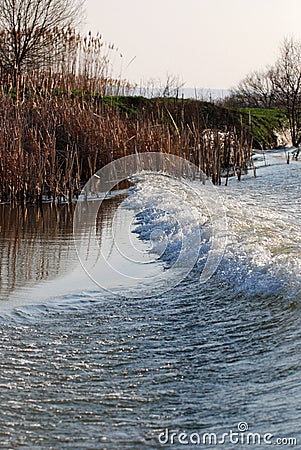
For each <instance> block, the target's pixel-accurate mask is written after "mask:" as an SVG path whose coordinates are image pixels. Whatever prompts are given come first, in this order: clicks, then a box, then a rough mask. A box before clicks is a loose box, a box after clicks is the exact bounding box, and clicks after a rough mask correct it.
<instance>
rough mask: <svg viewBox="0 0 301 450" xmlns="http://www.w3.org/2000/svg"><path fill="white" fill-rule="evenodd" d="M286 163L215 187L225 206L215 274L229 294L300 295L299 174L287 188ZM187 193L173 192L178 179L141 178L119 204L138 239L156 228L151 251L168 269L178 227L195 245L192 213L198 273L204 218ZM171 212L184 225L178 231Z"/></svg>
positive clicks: (206, 245) (205, 235) (206, 240)
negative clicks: (129, 212) (131, 213)
mask: <svg viewBox="0 0 301 450" xmlns="http://www.w3.org/2000/svg"><path fill="white" fill-rule="evenodd" d="M271 162H273V161H271ZM285 166H286V165H285V164H283V165H279V166H274V167H266V168H264V167H263V168H262V169H261V171H262V172H261V173H262V177H261V179H257V180H255V179H251V178H247V179H245V181H244V182H242V183H236V182H235V181H234V180H233V181H234V184H232V186H231V183H230V187H227V188H224V187H221V188H219V190H218V192H219V195H220V196H221V197H222V199H223V203H224V205H225V207H226V212H227V214H226V215H227V221H228V236H227V238H228V245H227V248H226V251H225V253H224V256H223V259H222V260H221V262H220V265H219V267H218V270H217V272H216V275H215V279H216V280H218V281H220V282H227V283H229V284H230V285H231V286H232V287H233V293H234V295H238V294H244V295H250V296H252V295H263V296H266V295H274V296H276V295H281V296H287V297H289V298H290V299H298V298H301V226H300V225H301V217H300V213H299V209H297V206H298V205H297V204H296V201H295V200H296V197H297V196H296V190H298V185H299V184H298V183H299V179H300V178H299V177H296V176H295V177H294V176H293V177H292V176H291V177H290V185H289V189H288V187H287V183H288V182H287V176H286V173H287V170H289V171H290V173H292V170H293V171H294V170H296V171H297V172H298V171H299V172H300V166H295V167H293V168H292V167H290V168H287V167H285ZM299 172H298V173H299ZM280 180H282V181H281V182H283V183H284V186H285V187H286V191H283V190H282V189H281V182H280ZM197 183H199V182H197V181H195V182H191V183H190V186H191V187H193V186H194V185H197ZM177 190H178V191H177ZM190 191H191V190H190V189H187V191H186V190H185V187H183V188H180V191H179V186H178V185H177V183H175V182H173V181H171V180H170V179H168V180H165V181H164V179H163V177H161V179H160V178H158V176H157V175H153V176H147V177H146V176H145V177H140V178H139V179H138V180H136V186H135V188H134V189H132V190H131V192H130V195H129V197H128V199H127V200H126V201H125V203H124V206H125V207H127V208H132V209H134V210H137V215H136V218H137V221H136V228H135V232H136V233H138V235H139V236H140V238H141V239H143V240H150V239H152V236H153V233H154V231H155V230H157V231H156V232H157V235H158V236H159V238H158V242H155V243H154V244H153V248H152V251H154V252H157V253H158V255H159V257H160V258H161V259H162V260H163V261H165V262H166V264H167V266H168V267H169V266H171V265H172V264H173V263H174V261H176V259H177V257H178V254H179V252H180V249H181V245H182V236H183V233H184V234H186V236H188V240H189V242H190V246H191V248H194V245H195V242H194V236H195V230H194V227H195V226H196V225H195V221H194V220H191V214H193V217H194V218H195V217H198V226H199V227H200V229H201V236H202V239H201V243H200V248H199V256H198V261H197V263H196V265H195V270H197V271H201V270H202V268H203V267H204V263H205V261H206V258H207V257H208V252H209V251H210V247H211V244H212V236H211V234H210V232H211V229H210V220H209V219H210V217H208V214H207V211H206V208H204V202H203V201H202V199H201V198H197V197H196V196H194V195H191V194H189V192H190ZM204 193H206V191H204ZM203 200H204V199H203ZM207 201H208V200H207ZM288 205H290V207H289V208H288ZM177 218H179V219H180V221H179V222H180V223H181V224H182V225H183V224H184V227H183V226H182V228H181V229H179V226H178V224H179V223H178V222H177ZM160 233H161V234H160ZM162 241H164V242H165V243H164V244H162ZM166 241H167V244H166ZM162 248H163V251H162ZM188 254H189V249H188ZM208 282H209V283H210V281H208Z"/></svg>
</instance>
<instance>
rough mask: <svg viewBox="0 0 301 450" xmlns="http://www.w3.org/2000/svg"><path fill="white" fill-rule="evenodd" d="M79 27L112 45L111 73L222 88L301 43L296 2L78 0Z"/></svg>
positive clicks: (143, 81) (132, 78)
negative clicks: (81, 9) (82, 12)
mask: <svg viewBox="0 0 301 450" xmlns="http://www.w3.org/2000/svg"><path fill="white" fill-rule="evenodd" d="M83 29H84V30H91V31H92V32H93V33H96V32H100V33H101V35H102V37H103V40H104V41H105V42H110V43H114V45H115V46H116V47H117V48H118V52H117V51H116V52H112V54H111V60H112V66H113V67H114V71H115V75H117V76H120V75H121V77H122V78H126V79H128V80H129V81H131V82H133V83H137V84H138V85H144V86H146V85H147V84H148V83H149V82H150V83H151V84H152V83H153V82H155V83H156V84H158V82H160V83H162V85H164V83H165V81H166V79H167V76H168V75H170V76H171V77H175V78H177V79H178V80H179V84H181V83H185V87H189V88H208V89H229V88H232V87H235V85H236V84H237V83H238V82H239V81H240V80H241V79H242V78H244V76H245V75H247V74H248V73H249V72H250V71H253V70H260V69H264V68H265V67H266V66H267V65H270V64H273V63H274V61H275V60H276V58H277V54H278V52H279V46H280V43H281V41H283V39H284V38H285V37H294V38H296V39H300V40H301V1H300V0H152V1H149V0H148V1H147V0H86V18H85V24H84V25H83ZM120 54H122V57H121V56H120Z"/></svg>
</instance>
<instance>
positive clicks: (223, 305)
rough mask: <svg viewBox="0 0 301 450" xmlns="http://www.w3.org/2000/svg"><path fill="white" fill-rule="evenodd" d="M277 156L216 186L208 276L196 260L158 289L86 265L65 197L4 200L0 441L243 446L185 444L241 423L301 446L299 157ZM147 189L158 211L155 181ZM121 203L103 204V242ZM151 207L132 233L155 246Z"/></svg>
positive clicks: (14, 444) (42, 445) (5, 444)
mask: <svg viewBox="0 0 301 450" xmlns="http://www.w3.org/2000/svg"><path fill="white" fill-rule="evenodd" d="M268 162H269V164H270V165H269V166H267V167H260V168H258V170H257V178H256V179H254V178H252V176H251V174H250V176H249V177H245V178H244V179H243V181H241V182H240V183H238V182H237V181H236V180H234V179H233V180H231V181H230V185H229V186H228V187H220V188H219V191H218V192H219V194H218V195H220V196H221V197H222V199H223V201H224V205H225V208H226V212H227V221H228V241H227V247H226V251H225V254H224V257H223V259H222V261H221V263H220V265H219V268H218V270H217V271H216V273H215V274H214V276H213V277H212V278H211V279H210V281H209V282H207V283H205V284H200V283H199V274H200V272H199V271H200V269H199V266H198V264H196V266H195V268H194V269H193V270H192V272H191V273H190V275H189V276H188V277H186V278H185V279H184V280H183V281H182V282H181V283H180V284H179V285H178V286H176V287H174V288H173V289H172V290H170V291H168V292H166V293H164V294H161V295H160V296H158V297H149V296H148V295H140V296H138V297H137V298H131V297H130V296H129V297H127V296H126V289H127V288H126V287H124V290H123V292H122V293H123V296H122V295H120V290H119V291H118V292H119V294H118V295H113V294H112V293H108V292H106V291H104V290H101V289H100V288H99V286H97V285H95V284H93V282H92V281H91V280H90V279H89V277H87V276H86V275H85V274H83V273H82V272H81V271H82V269H81V267H79V263H78V261H77V258H76V252H75V249H74V244H73V233H72V212H73V211H71V210H70V207H68V206H66V205H62V206H60V207H58V208H54V207H51V206H50V205H44V206H43V208H42V210H39V209H35V208H29V209H28V210H26V211H22V210H21V209H20V208H17V207H15V208H13V207H9V206H7V205H1V212H0V213H1V242H0V258H1V303H0V325H1V328H0V352H1V360H0V369H1V370H0V406H1V414H0V448H6V449H19V448H20V449H22V448H28V449H58V450H59V449H69V448H70V449H78V450H81V449H129V450H130V449H137V450H143V449H157V448H164V447H165V448H177V449H179V448H185V447H186V448H187V447H188V448H190V447H191V448H198V447H199V448H227V449H232V448H249V447H250V446H249V445H248V446H246V445H244V444H235V445H234V444H231V443H230V442H229V441H227V442H226V443H225V444H217V445H209V444H208V442H207V445H205V444H204V445H200V446H198V445H189V446H188V445H181V444H180V443H179V441H178V436H179V434H180V433H181V432H186V434H187V436H191V435H192V433H198V434H199V435H200V436H202V435H203V433H216V435H218V436H222V434H223V433H227V432H230V430H231V429H232V430H234V431H237V430H238V428H237V427H238V424H239V423H245V424H248V426H249V431H251V432H254V433H255V432H256V433H259V434H260V435H261V436H264V434H265V433H270V434H271V435H273V437H272V438H271V439H272V441H271V442H272V443H274V442H276V439H277V438H285V439H290V438H295V439H296V440H297V442H299V444H297V445H296V446H295V448H299V447H300V446H301V431H300V424H301V406H300V405H301V359H300V351H301V308H300V300H301V295H300V292H301V291H300V290H301V283H300V262H301V258H300V256H301V247H300V243H301V228H300V225H301V213H300V202H301V200H300V198H301V197H300V193H301V192H300V190H301V187H300V185H301V183H300V182H301V177H300V167H301V166H300V165H299V163H298V162H293V163H292V164H290V165H287V164H285V159H284V158H283V157H282V156H281V155H278V154H277V153H275V154H274V155H272V156H270V157H269V158H268ZM143 183H144V184H143ZM143 183H142V184H140V185H139V186H140V187H141V189H142V191H141V192H140V194H139V195H142V194H143V195H144V197H143V198H144V200H143V201H144V202H146V201H148V202H149V204H148V207H149V206H150V205H151V203H150V202H151V198H152V194H153V192H152V189H154V191H155V190H156V192H157V193H158V186H157V185H156V180H155V179H152V180H144V182H143ZM140 187H139V189H140ZM139 189H138V191H135V192H133V193H132V194H131V195H132V199H131V197H130V199H129V200H127V209H124V210H123V209H121V210H119V213H118V220H119V221H121V223H123V222H122V220H125V219H123V216H122V214H123V213H122V211H124V218H125V217H126V215H127V214H128V211H129V210H130V208H131V206H132V207H133V208H134V206H133V205H134V204H135V207H137V202H138V197H137V195H138V194H137V192H139ZM143 189H144V190H143ZM162 195H163V194H162ZM168 195H169V193H168V191H166V190H165V191H164V196H165V197H166V198H167V199H168ZM120 202H121V199H112V200H106V201H105V202H104V204H103V209H102V212H101V214H100V217H99V227H98V230H99V236H100V238H99V239H100V242H102V245H105V242H107V241H108V239H109V235H110V233H109V230H110V228H111V227H112V217H113V216H114V214H115V211H116V210H117V209H118V205H119V204H120ZM131 202H132V203H131ZM194 206H195V207H197V206H196V205H194ZM173 207H174V212H175V214H177V208H178V205H177V204H174V205H173ZM187 207H189V206H187ZM181 208H183V206H181ZM149 211H150V209H148V214H149ZM134 213H135V214H136V212H135V211H134ZM152 213H154V214H155V213H156V211H155V209H154V210H152ZM154 217H155V216H151V217H148V219H147V220H148V221H146V219H145V217H144V218H143V220H142V219H141V217H140V219H139V220H138V221H137V223H136V224H134V225H133V228H132V231H135V233H132V234H133V239H136V240H137V242H138V241H139V237H141V233H144V234H143V237H144V241H141V240H140V241H139V242H140V245H141V246H142V247H143V246H145V248H146V249H148V247H149V245H148V242H147V237H148V236H149V234H147V230H148V231H149V228H147V227H150V226H153V224H154V223H155V222H154V220H155V219H154ZM156 220H157V219H156ZM162 220H163V219H162V217H161V216H160V220H159V222H160V221H161V222H162ZM164 220H165V219H164ZM161 222H160V223H161ZM125 223H128V221H127V220H125ZM115 225H116V226H115V231H116V229H117V230H119V234H122V230H123V228H124V227H123V226H120V228H119V229H118V224H115ZM157 225H158V220H157V221H156V226H157ZM116 227H117V228H116ZM135 227H136V229H135ZM164 230H165V233H168V230H169V229H168V227H167V226H166V224H165V228H164ZM139 233H140V234H139ZM173 233H174V232H173ZM176 238H177V235H176V234H175V233H174V234H173V239H172V241H171V243H172V245H171V246H170V248H169V251H170V252H172V251H173V250H174V249H176V244H177V241H176ZM113 253H114V252H113ZM201 253H202V252H200V254H201ZM110 255H111V254H110ZM165 256H166V253H165ZM201 256H202V255H201ZM110 257H111V256H110ZM114 258H115V261H116V260H117V259H118V254H117V253H116V254H115V256H114ZM166 260H168V255H167V256H166V258H165V261H164V262H162V261H155V262H154V263H153V264H152V265H151V266H150V267H151V268H152V270H153V271H154V272H156V271H158V270H165V265H164V264H166ZM148 270H149V269H148ZM110 283H111V285H112V286H113V285H114V280H111V281H110ZM147 289H148V287H147ZM146 293H147V290H146ZM166 430H169V433H172V432H174V433H175V437H174V442H175V443H174V444H172V439H171V438H170V435H169V436H168V442H167V443H166V444H164V442H163V441H164V439H165V435H166ZM161 433H165V434H164V435H162V434H161ZM160 434H161V443H160V442H159V439H158V438H159V435H160ZM162 436H163V437H162ZM283 442H286V441H285V440H284V441H283ZM163 444H164V445H163ZM251 447H252V446H251ZM253 447H254V446H253ZM277 447H280V448H290V447H292V446H288V445H286V446H285V445H277ZM255 448H260V449H262V448H265V445H264V444H262V443H261V445H257V446H255Z"/></svg>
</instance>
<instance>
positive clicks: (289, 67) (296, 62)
mask: <svg viewBox="0 0 301 450" xmlns="http://www.w3.org/2000/svg"><path fill="white" fill-rule="evenodd" d="M273 85H274V92H275V97H276V100H277V103H278V104H279V105H280V106H282V107H284V108H285V109H286V115H287V118H288V122H289V127H290V134H291V138H292V143H293V145H294V146H295V147H299V145H300V144H301V42H299V41H296V40H294V39H285V40H284V41H283V43H282V44H281V47H280V57H279V59H278V60H277V62H276V64H275V69H274V72H273Z"/></svg>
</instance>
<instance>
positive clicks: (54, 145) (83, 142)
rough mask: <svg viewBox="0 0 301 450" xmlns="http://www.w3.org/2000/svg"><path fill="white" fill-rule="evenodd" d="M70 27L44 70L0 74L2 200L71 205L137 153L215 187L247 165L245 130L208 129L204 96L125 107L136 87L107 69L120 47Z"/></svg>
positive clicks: (141, 103) (248, 154)
mask: <svg viewBox="0 0 301 450" xmlns="http://www.w3.org/2000/svg"><path fill="white" fill-rule="evenodd" d="M62 33H63V32H62ZM64 33H65V34H62V40H63V42H65V44H64V49H63V51H60V52H58V51H57V53H55V52H56V50H55V49H52V52H53V55H52V57H51V59H50V61H51V62H49V61H48V62H47V61H45V67H41V68H40V69H39V70H30V68H28V71H24V73H23V74H20V76H19V77H18V79H17V83H15V82H14V78H13V76H12V75H10V74H9V73H8V74H7V73H1V74H0V82H1V85H0V86H1V91H0V201H1V202H12V201H19V202H23V203H26V202H31V203H41V202H43V201H44V200H45V198H48V199H51V200H52V201H53V202H56V201H58V200H62V199H65V200H67V201H69V202H72V200H73V199H74V197H76V196H78V195H79V193H80V191H81V189H82V187H83V185H84V184H85V182H86V181H87V180H88V179H89V178H90V177H91V176H92V175H93V174H94V173H95V172H96V171H97V170H98V169H100V168H101V167H103V166H104V165H106V164H107V163H109V162H111V161H113V160H115V159H117V158H120V157H122V156H126V155H130V154H133V153H137V152H150V151H158V152H163V153H172V154H175V155H178V156H181V157H183V158H186V159H187V160H189V161H191V162H193V163H194V164H196V165H197V166H198V167H199V168H200V169H201V170H202V171H203V172H204V173H205V174H206V175H207V176H208V177H210V178H211V179H212V181H213V183H214V184H221V182H222V177H223V176H225V174H226V177H227V178H228V176H230V175H231V174H233V173H236V174H237V176H239V177H240V175H241V173H242V172H243V171H245V170H246V168H247V165H248V162H249V160H250V155H251V142H250V139H249V137H248V136H247V134H246V133H245V132H244V130H243V129H242V128H241V129H240V130H239V131H238V132H237V131H236V128H235V126H233V125H231V124H229V125H227V124H224V125H223V127H222V129H221V127H219V128H218V127H215V126H212V125H211V126H210V127H208V120H207V119H208V118H207V117H204V116H203V115H202V114H201V113H200V111H199V102H194V103H193V102H192V103H191V102H190V103H189V102H184V101H181V100H177V99H174V100H171V99H152V100H150V99H148V100H147V101H146V100H145V102H144V103H143V100H142V99H140V104H138V106H136V107H134V108H133V107H131V105H129V106H128V107H124V105H120V103H119V101H118V96H120V95H121V94H127V92H128V91H129V89H130V88H131V86H130V85H129V84H128V83H127V82H126V81H122V80H116V79H114V78H113V77H111V76H110V74H109V69H108V52H112V51H116V50H115V49H114V47H113V46H110V45H107V47H106V48H107V51H106V52H105V51H104V45H103V43H102V39H101V36H99V35H97V36H96V37H93V36H92V35H91V34H89V35H88V36H87V37H85V38H81V37H80V36H79V35H77V34H76V33H75V32H73V31H72V30H67V31H64ZM60 49H61V47H60ZM108 96H110V97H108ZM133 103H135V99H133Z"/></svg>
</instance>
